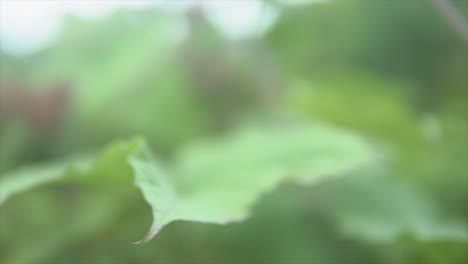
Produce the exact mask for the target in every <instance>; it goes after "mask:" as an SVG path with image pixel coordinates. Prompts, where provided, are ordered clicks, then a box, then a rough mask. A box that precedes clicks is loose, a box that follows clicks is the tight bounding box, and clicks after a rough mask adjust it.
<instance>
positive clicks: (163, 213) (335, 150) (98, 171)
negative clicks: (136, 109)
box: [1, 125, 373, 243]
mask: <svg viewBox="0 0 468 264" xmlns="http://www.w3.org/2000/svg"><path fill="white" fill-rule="evenodd" d="M372 157H373V155H372V151H371V150H370V149H369V148H368V146H367V144H365V143H364V142H363V141H362V140H361V139H360V138H358V137H355V136H353V135H350V134H348V133H347V132H343V131H338V130H336V129H331V128H326V127H323V126H319V125H314V126H307V127H298V126H287V127H263V128H249V129H244V130H241V131H240V132H238V133H235V134H233V135H230V136H228V137H226V138H224V139H218V140H208V141H205V142H199V143H198V144H195V145H192V146H190V147H188V148H185V149H182V151H181V152H180V153H179V154H178V155H177V156H176V159H175V162H173V163H172V166H168V169H169V170H168V171H167V172H166V171H164V170H163V169H162V166H161V165H160V164H159V163H158V162H157V160H156V159H155V158H154V157H153V155H152V153H151V151H150V149H149V148H148V146H147V145H146V143H145V142H144V140H142V139H133V140H130V141H128V142H118V143H116V144H113V145H111V146H110V147H108V148H107V149H106V150H104V151H103V152H102V153H101V154H100V155H99V157H98V158H97V159H96V160H95V161H94V162H93V163H86V162H85V163H81V164H84V165H80V166H79V167H77V166H76V165H74V166H67V165H64V164H59V165H57V166H48V167H43V168H42V169H41V170H37V168H33V169H32V170H27V171H21V172H19V173H16V174H12V175H9V176H8V177H4V178H1V181H2V184H1V186H2V189H1V190H2V192H1V193H2V196H1V197H2V200H5V199H6V198H8V197H9V196H11V195H13V194H15V193H17V192H20V191H23V190H25V189H27V188H30V187H32V186H34V185H37V184H40V183H45V182H49V181H52V180H56V179H58V178H60V177H68V178H72V179H79V180H85V181H89V182H92V183H102V184H103V185H106V186H110V187H111V188H113V187H116V186H119V187H121V186H125V185H128V180H129V179H131V177H128V176H131V175H133V176H134V179H135V184H136V185H137V186H138V187H139V188H140V189H141V191H142V193H143V196H144V198H145V199H146V201H147V202H148V203H149V204H150V206H151V207H152V210H153V224H152V226H151V229H150V232H149V233H148V234H147V236H146V237H145V238H144V239H143V240H141V241H139V242H137V243H142V242H147V241H149V240H151V239H152V238H153V237H154V236H155V235H156V234H157V233H158V232H159V231H160V230H161V228H162V227H164V226H165V225H167V224H169V223H171V222H173V221H176V220H186V221H197V222H203V223H217V224H224V223H229V222H232V221H239V220H243V219H245V218H246V217H247V216H248V215H249V213H250V208H251V207H252V205H253V204H254V203H255V202H256V201H257V200H258V199H259V198H260V197H261V195H262V194H264V193H265V192H268V191H270V190H272V189H274V188H275V187H276V186H277V185H278V184H280V183H281V182H284V181H288V180H289V181H294V182H298V183H302V184H308V183H316V182H318V181H320V180H322V179H326V178H331V177H332V176H337V175H340V174H343V173H345V172H347V171H349V170H352V169H354V168H356V167H358V166H360V165H363V164H365V163H366V162H369V161H370V160H371V159H372ZM36 172H39V173H36ZM18 179H21V180H18Z"/></svg>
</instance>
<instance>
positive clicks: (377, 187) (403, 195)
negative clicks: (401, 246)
mask: <svg viewBox="0 0 468 264" xmlns="http://www.w3.org/2000/svg"><path fill="white" fill-rule="evenodd" d="M358 173H359V174H360V175H356V176H355V177H350V178H346V179H343V180H342V181H340V182H336V183H333V184H331V185H328V186H329V187H331V188H326V187H324V188H323V189H322V190H321V191H323V192H325V193H326V196H327V197H328V198H327V200H328V203H329V206H328V210H329V211H330V213H331V214H332V215H333V216H334V218H335V219H336V221H337V224H338V227H339V229H340V230H341V231H342V232H343V233H344V234H347V235H350V236H354V237H359V238H361V239H364V240H367V241H370V242H373V243H391V242H393V241H397V240H398V239H399V238H400V237H403V236H410V237H414V238H416V239H417V240H420V241H442V240H445V241H458V242H465V243H466V242H468V227H467V225H466V223H464V222H463V221H462V220H461V219H458V218H455V219H454V218H453V217H452V218H450V217H447V215H446V214H444V210H443V209H442V208H441V207H440V205H439V203H438V202H437V201H435V200H434V199H433V198H432V197H429V196H427V195H426V194H425V193H424V192H421V190H419V189H417V188H414V187H412V186H411V185H410V184H408V183H406V184H405V183H404V182H401V181H398V178H391V177H389V176H390V175H388V173H385V172H383V171H382V169H371V170H366V171H359V172H358ZM351 178H352V180H350V179H351Z"/></svg>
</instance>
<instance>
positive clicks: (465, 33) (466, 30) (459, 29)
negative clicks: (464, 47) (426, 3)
mask: <svg viewBox="0 0 468 264" xmlns="http://www.w3.org/2000/svg"><path fill="white" fill-rule="evenodd" d="M430 1H431V3H432V5H433V6H434V8H435V9H436V10H437V11H438V12H439V13H440V14H441V15H442V16H443V17H444V18H445V20H447V22H448V23H449V24H450V26H451V27H452V29H453V30H454V31H455V33H457V35H458V36H459V37H460V38H461V39H462V40H463V41H464V42H465V43H467V44H468V23H467V21H466V19H465V17H464V16H463V14H461V13H460V12H459V10H458V9H457V7H456V6H455V5H454V4H453V3H452V2H451V1H450V0H430Z"/></svg>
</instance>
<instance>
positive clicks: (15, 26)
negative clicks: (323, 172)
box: [0, 0, 468, 264]
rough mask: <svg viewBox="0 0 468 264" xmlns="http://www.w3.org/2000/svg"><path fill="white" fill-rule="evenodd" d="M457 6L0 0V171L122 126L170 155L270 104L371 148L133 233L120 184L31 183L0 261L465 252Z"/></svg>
mask: <svg viewBox="0 0 468 264" xmlns="http://www.w3.org/2000/svg"><path fill="white" fill-rule="evenodd" d="M447 10H449V11H447ZM467 15H468V2H466V1H449V0H447V1H443V0H441V1H438V0H415V1H413V0H407V1H384V0H376V1H359V0H349V1H345V0H329V1H326V0H324V1H312V0H311V1H294V0H284V1H280V0H263V1H261V0H243V1H242V0H231V1H214V0H213V1H195V0H194V1H183V0H180V1H7V0H1V2H0V175H1V174H3V173H6V172H8V171H11V170H14V169H16V168H18V167H20V166H24V165H28V164H34V163H37V162H41V161H50V160H54V159H57V158H62V157H66V156H70V155H74V154H79V153H85V152H90V151H91V152H92V151H95V150H96V149H99V148H100V147H102V146H103V145H104V144H107V143H108V142H110V141H112V140H115V139H119V138H128V137H131V136H134V135H142V136H145V137H146V138H147V139H148V141H149V143H150V145H151V146H152V147H153V150H154V151H155V152H156V153H158V155H159V156H161V157H162V158H164V159H170V157H171V154H172V153H173V152H174V151H175V150H176V149H178V148H179V147H180V146H183V145H185V144H188V143H190V142H194V141H195V142H196V141H197V140H198V139H199V138H206V137H211V136H216V135H220V134H224V133H226V132H229V131H230V130H232V129H233V128H234V127H235V126H237V125H238V124H239V123H241V122H246V121H249V122H255V120H264V119H272V118H274V119H283V118H303V119H306V120H310V121H314V120H320V121H323V122H327V123H329V124H332V125H335V126H338V127H342V128H346V129H348V130H351V131H354V132H355V133H357V134H359V135H361V136H363V137H365V138H366V139H368V140H369V141H370V142H372V144H373V145H374V146H375V147H376V148H378V149H379V150H380V151H381V152H382V153H384V155H383V156H385V160H386V162H385V164H380V165H376V166H374V167H372V168H368V169H363V170H361V171H358V172H355V174H356V175H354V176H353V177H347V178H346V179H341V180H335V181H333V182H327V183H323V184H320V185H317V186H315V187H297V186H291V185H285V186H282V187H281V188H280V189H278V190H277V191H275V192H274V193H271V194H268V195H266V196H265V197H264V198H263V199H262V200H261V201H260V202H259V204H258V205H257V207H256V209H255V211H254V215H253V216H252V217H251V218H250V219H249V220H247V221H245V222H242V223H238V224H231V225H227V226H217V225H204V224H199V223H190V222H177V223H175V224H171V225H170V226H169V227H168V228H166V229H165V230H164V232H162V233H161V234H160V235H158V237H156V239H155V240H154V241H152V242H150V243H149V244H146V245H143V246H139V247H133V246H130V242H133V241H136V240H137V239H139V238H141V236H142V234H144V232H145V231H146V228H147V227H148V226H149V225H150V220H151V216H150V213H149V210H148V206H147V205H146V204H145V202H144V201H143V199H142V197H141V195H139V194H138V192H137V191H136V190H135V194H134V195H131V196H130V197H127V198H126V199H123V200H122V199H120V198H116V197H112V196H110V195H108V194H104V193H101V192H97V191H94V190H93V189H90V188H86V187H82V186H81V187H80V186H74V185H71V184H54V185H52V186H48V187H45V188H44V187H43V188H38V189H36V190H33V191H30V192H27V193H25V194H23V195H20V196H18V197H16V198H14V199H12V200H11V201H9V202H8V203H6V204H5V205H3V206H2V207H0V210H1V211H0V261H1V262H2V263H15V264H16V263H231V262H232V263H437V264H438V263H464V262H465V261H467V260H468V253H467V250H466V249H467V246H468V237H467V225H466V222H467V219H468V212H467V201H468V197H467V195H468V185H467V184H468V162H467V160H468V124H467V122H468V40H467V27H468V26H467V25H466V19H465V18H466V16H467ZM379 175H380V176H381V177H378V176H379ZM0 180H1V176H0ZM119 199H120V200H119Z"/></svg>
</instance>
